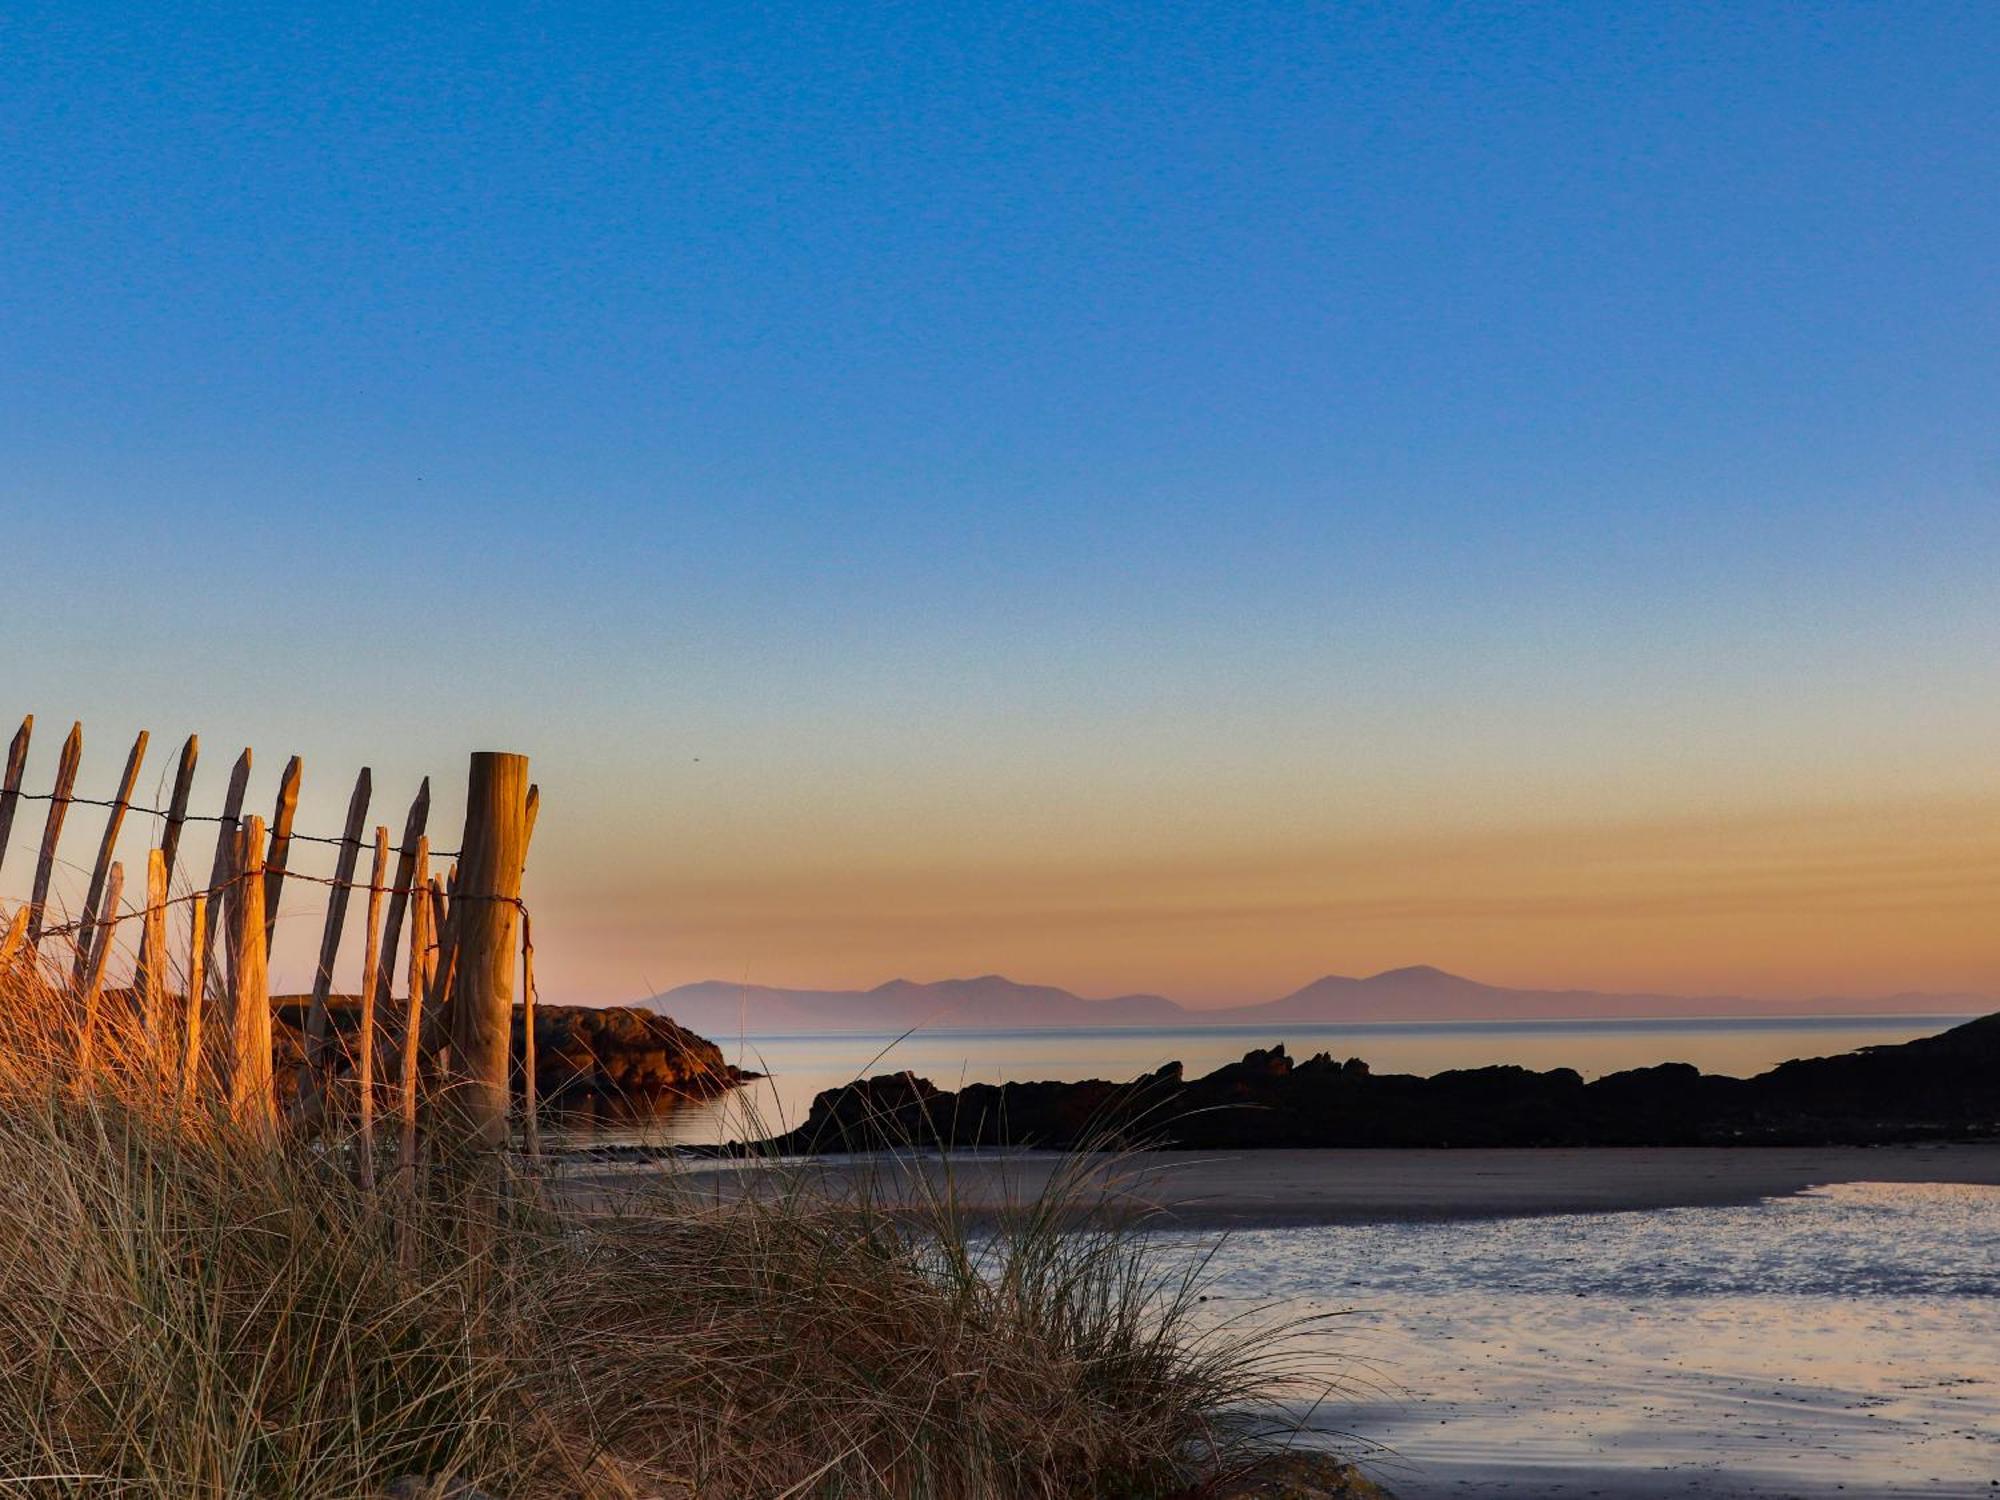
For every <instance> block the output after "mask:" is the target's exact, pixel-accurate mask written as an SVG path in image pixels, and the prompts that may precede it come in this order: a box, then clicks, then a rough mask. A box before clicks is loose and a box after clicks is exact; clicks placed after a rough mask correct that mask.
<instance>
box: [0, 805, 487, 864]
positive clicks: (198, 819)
mask: <svg viewBox="0 0 2000 1500" xmlns="http://www.w3.org/2000/svg"><path fill="white" fill-rule="evenodd" d="M14 795H15V796H16V797H17V798H18V799H19V800H21V801H23V802H58V801H60V802H62V803H63V804H65V805H66V806H82V807H106V808H110V807H121V806H122V807H123V808H125V810H126V811H127V812H135V813H142V814H144V815H145V816H147V817H149V818H164V817H166V816H168V813H167V809H166V808H164V807H148V806H146V805H145V804H144V803H141V802H124V803H120V802H118V801H116V800H114V799H113V798H110V797H83V796H69V797H60V798H59V797H57V796H56V794H55V793H54V792H16V793H15V794H14ZM181 821H182V822H183V823H241V822H242V821H243V819H242V818H226V817H224V816H223V815H222V814H220V813H182V814H181ZM290 838H291V839H292V840H293V842H295V843H304V844H332V845H335V846H339V845H341V844H344V843H346V842H347V840H346V839H345V838H343V837H340V836H339V835H335V834H325V833H298V832H294V833H292V834H291V835H290ZM389 851H390V853H392V854H402V853H403V852H405V851H404V849H403V846H402V845H400V844H391V845H390V846H389ZM409 852H411V853H414V852H415V851H414V850H411V851H409ZM458 856H459V851H458V850H456V849H433V850H431V858H432V859H457V858H458ZM285 878H286V879H288V880H289V879H291V878H292V872H291V871H290V870H287V871H286V872H285ZM298 878H299V879H301V880H303V879H305V878H306V877H305V876H303V875H301V876H299V877H298Z"/></svg>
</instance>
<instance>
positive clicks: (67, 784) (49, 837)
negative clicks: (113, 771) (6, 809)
mask: <svg viewBox="0 0 2000 1500" xmlns="http://www.w3.org/2000/svg"><path fill="white" fill-rule="evenodd" d="M82 759H83V722H82V721H81V720H78V721H77V722H76V723H75V724H72V725H71V726H70V731H69V738H68V739H66V740H64V741H63V747H62V757H61V759H60V760H58V761H57V762H56V785H55V790H54V791H53V792H51V793H50V794H49V818H48V821H47V822H46V823H44V824H43V825H42V852H41V854H40V856H39V857H38V858H37V859H36V861H35V888H34V891H33V893H32V894H31V895H30V896H29V897H28V946H29V947H30V948H32V947H34V946H35V945H36V944H38V943H40V942H41V940H42V918H43V917H44V916H45V915H46V914H47V912H48V904H49V877H50V876H51V875H53V874H55V869H56V845H57V844H58V843H59V842H60V841H61V839H62V826H63V818H64V816H65V815H66V814H67V813H68V812H69V799H70V793H72V792H73V791H75V790H76V768H77V765H78V763H79V762H81V761H82Z"/></svg>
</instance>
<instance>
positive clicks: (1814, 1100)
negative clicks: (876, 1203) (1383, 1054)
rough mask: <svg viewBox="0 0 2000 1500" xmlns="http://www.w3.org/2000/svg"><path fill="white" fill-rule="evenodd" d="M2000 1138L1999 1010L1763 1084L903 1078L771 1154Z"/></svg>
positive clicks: (1265, 1067)
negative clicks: (960, 1084) (943, 1082)
mask: <svg viewBox="0 0 2000 1500" xmlns="http://www.w3.org/2000/svg"><path fill="white" fill-rule="evenodd" d="M1996 1138H2000V1015H1993V1016H1988V1017H1985V1018H1984V1019H1982V1020H1977V1021H1971V1022H1968V1023H1966V1024H1965V1025H1963V1026H1959V1027H1955V1028H1954V1029H1952V1030H1951V1031H1947V1032H1944V1033H1942V1034H1940V1035H1938V1036H1933V1037H1924V1038H1920V1039H1919V1040H1917V1041H1913V1042H1906V1043H1904V1044H1902V1045H1900V1046H1893V1047H1867V1048H1863V1049H1862V1050H1861V1051H1859V1052H1850V1053H1846V1054H1843V1055H1841V1056H1837V1057H1822V1058H1802V1059H1799V1060H1797V1061H1794V1062H1788V1063H1783V1064H1781V1065H1780V1066H1778V1067H1776V1068H1773V1069H1772V1070H1771V1071H1769V1072H1767V1073H1763V1074H1760V1075H1758V1076H1757V1077H1755V1078H1747V1079H1745V1078H1728V1077H1722V1076H1718V1075H1713V1074H1705V1073H1702V1072H1700V1071H1699V1070H1698V1069H1696V1068H1693V1067H1691V1066H1689V1065H1688V1064H1686V1063H1663V1064H1661V1065H1660V1066H1658V1067H1652V1068H1633V1069H1629V1070H1627V1071H1625V1072H1622V1073H1612V1074H1608V1075H1606V1076H1605V1077H1603V1078H1599V1079H1596V1080H1594V1081H1592V1082H1590V1083H1586V1082H1584V1080H1583V1077H1582V1075H1580V1074H1578V1073H1577V1072H1576V1071H1575V1070H1574V1069H1570V1068H1553V1069H1550V1070H1549V1071H1547V1072H1535V1071H1533V1070H1531V1069H1528V1068H1518V1067H1490V1068H1457V1069H1453V1070H1451V1071H1449V1072H1445V1073H1438V1074H1435V1075H1433V1076H1432V1077H1429V1078H1419V1077H1415V1076H1412V1075H1409V1074H1399V1073H1373V1072H1370V1071H1369V1069H1368V1066H1367V1064H1366V1063H1364V1062H1362V1061H1360V1060H1359V1059H1358V1058H1350V1059H1348V1060H1347V1061H1346V1062H1344V1063H1336V1062H1334V1060H1333V1059H1332V1058H1331V1057H1330V1056H1328V1055H1327V1054H1325V1053H1321V1054H1319V1055H1317V1056H1315V1057H1312V1058H1310V1059H1308V1060H1307V1061H1305V1062H1303V1063H1300V1064H1296V1065H1295V1064H1294V1063H1293V1062H1292V1059H1291V1057H1290V1055H1289V1054H1288V1053H1287V1052H1286V1051H1285V1049H1284V1047H1283V1046H1274V1047H1269V1048H1260V1049H1257V1050H1255V1051H1252V1052H1250V1053H1248V1054H1246V1055H1245V1056H1244V1058H1243V1059H1242V1060H1241V1061H1240V1062H1233V1063H1228V1064H1226V1065H1224V1066H1223V1067H1220V1068H1217V1069H1216V1070H1215V1071H1214V1072H1212V1073H1208V1074H1206V1075H1204V1076H1202V1077H1200V1078H1195V1079H1188V1078H1186V1077H1184V1076H1183V1074H1182V1071H1181V1067H1180V1065H1179V1064H1178V1063H1173V1064H1169V1065H1168V1066H1167V1067H1164V1068H1161V1069H1159V1070H1158V1071H1157V1072H1153V1073H1149V1074H1146V1075H1145V1076H1143V1077H1140V1078H1135V1079H1133V1080H1132V1081H1131V1082H1129V1083H1111V1082H1107V1081H1106V1080H1103V1079H1088V1080H1085V1081H1083V1082H1080V1083H1049V1082H1043V1083H1007V1084H1000V1085H993V1084H969V1085H967V1086H966V1087H964V1088H962V1089H960V1090H958V1091H957V1092H956V1093H950V1092H946V1091H944V1090H942V1089H939V1088H938V1087H936V1086H935V1085H934V1084H932V1083H931V1082H930V1081H929V1080H928V1079H924V1078H918V1077H916V1076H914V1075H912V1074H909V1073H897V1074H890V1075H886V1076H883V1077H878V1078H871V1079H868V1080H866V1081H864V1082H862V1083H859V1084H856V1085H854V1086H853V1087H851V1088H848V1089H841V1090H831V1091H828V1092H826V1093H823V1094H821V1095H820V1096H819V1097H818V1098H817V1099H815V1100H814V1101H813V1104H812V1109H811V1111H810V1112H809V1113H808V1115H807V1117H806V1120H805V1123H804V1124H803V1125H801V1126H800V1127H799V1128H798V1129H796V1130H794V1131H791V1132H789V1133H788V1134H786V1135H783V1136H780V1137H777V1138H776V1139H775V1140H774V1141H772V1142H769V1143H767V1144H769V1145H771V1146H773V1147H775V1148H776V1149H778V1150H781V1151H784V1152H787V1153H794V1152H813V1151H849V1150H869V1149H876V1148H880V1147H884V1146H908V1145H919V1146H933V1145H939V1144H946V1145H953V1146H1049V1147H1073V1146H1091V1145H1104V1144H1120V1143H1122V1144H1132V1145H1156V1146H1169V1147H1184V1148H1189V1149H1197V1150H1240V1149H1243V1148H1246V1147H1256V1146H1435V1147H1441V1146H1683V1145H1740V1144H1757V1145H1820V1144H1853V1145H1860V1144H1876V1143H1888V1142H1897V1141H1911V1140H1936V1139H1996Z"/></svg>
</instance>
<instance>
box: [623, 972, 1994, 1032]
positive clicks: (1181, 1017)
mask: <svg viewBox="0 0 2000 1500" xmlns="http://www.w3.org/2000/svg"><path fill="white" fill-rule="evenodd" d="M639 1004H641V1005H646V1006H650V1007H652V1008H653V1009H655V1010H658V1011H663V1012H664V1013H666V1014H667V1015H669V1016H671V1017H673V1019H674V1020H676V1021H678V1022H680V1024H681V1025H683V1026H687V1027H690V1028H692V1029H693V1030H695V1031H698V1032H700V1033H701V1034H702V1035H704V1036H708V1037H715V1038H719V1039H726V1038H728V1037H732V1036H738V1035H745V1034H753V1033H754V1034H760V1035H769V1034H773V1033H787V1032H815V1031H867V1032H904V1031H909V1030H912V1029H915V1028H919V1027H921V1028H923V1029H925V1030H928V1031H985V1030H992V1029H996V1028H1012V1027H1051V1026H1251V1025H1262V1024H1264V1023H1266V1022H1283V1021H1291V1022H1304V1023H1321V1024H1324V1023H1345V1022H1397V1021H1401V1022H1426V1021H1428V1022H1451V1021H1561V1020H1616V1019H1619V1018H1627V1019H1632V1020H1641V1019H1647V1020H1650V1019H1679V1018H1696V1017H1731V1016H1735V1017H1749V1016H1843V1015H1846V1016H1856V1015H1939V1016H1945V1015H1977V1014H1983V1013H1985V1012H1987V1011H1990V1010H1993V1009H1995V1008H1996V1002H1995V1001H1994V999H1993V998H1992V997H1990V996H1985V995H1968V994H1943V995H1936V994H1901V995H1877V996H1870V997H1854V996H1824V997H1819V998H1814V999H1806V1000H1756V999H1747V998H1744V997H1742V996H1734V995H1654V994H1639V995H1630V994H1607V993H1604V992H1601V991H1598V990H1518V989H1509V988H1507V987H1505V986H1503V985H1495V984H1481V983H1479V982H1478V981H1477V980H1474V979H1465V978H1461V977H1460V976H1459V975H1456V974H1447V973H1446V972H1445V971H1444V970H1442V969H1434V968H1431V967H1430V966H1429V965H1425V964H1420V965H1417V966H1415V967H1412V968H1407V969H1389V970H1387V971H1385V972H1383V973H1381V974H1371V975H1370V976H1368V977H1367V978H1366V979H1351V978H1348V977H1347V976H1345V975H1341V974H1329V975H1327V976H1326V977H1325V978H1323V979H1315V980H1314V981H1313V982H1312V983H1311V984H1309V985H1306V986H1305V987H1304V988H1303V989H1298V990H1294V991H1292V993H1291V994H1289V995H1285V996H1283V997H1281V998H1280V999H1277V1000H1268V1001H1264V1002H1262V1003H1260V1004H1253V1005H1236V1006H1225V1007H1220V1008H1215V1009H1201V1010H1197V1009H1192V1008H1190V1007H1187V1006H1184V1005H1181V1004H1179V1003H1177V1002H1176V1001H1173V1000H1169V999H1167V998H1166V996H1164V995H1117V996H1114V997H1112V998H1110V999H1107V1000H1087V999H1085V998H1084V997H1083V996H1081V995H1074V994H1071V993H1070V992H1069V991H1068V990H1064V989H1057V988H1055V987H1054V986H1052V985H1045V984H1017V983H1015V982H1014V981H1013V980H1011V979H1005V978H1002V977H1001V976H1000V975H998V974H987V975H983V976H982V977H980V978H978V979H940V980H937V981H935V982H933V983H929V984H918V983H915V982H913V981H911V980H908V979H892V980H890V981H889V982H888V983H887V984H880V985H877V986H876V987H875V988H874V989H872V990H788V989H774V988H771V987H769V986H766V985H744V984H731V983H729V982H727V981H726V980H720V979H709V980H703V981H701V982H700V983H697V984H684V985H681V986H680V987H679V988H678V989H672V990H667V991H666V992H665V993H663V994H658V995H654V996H652V997H651V998H650V999H647V1000H642V1001H640V1002H639Z"/></svg>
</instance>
